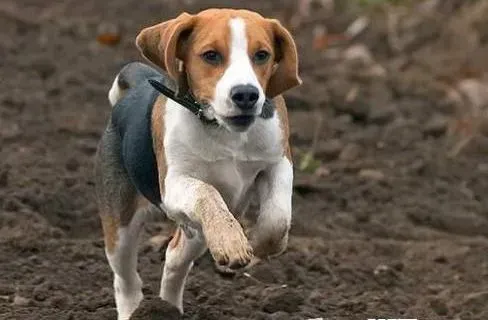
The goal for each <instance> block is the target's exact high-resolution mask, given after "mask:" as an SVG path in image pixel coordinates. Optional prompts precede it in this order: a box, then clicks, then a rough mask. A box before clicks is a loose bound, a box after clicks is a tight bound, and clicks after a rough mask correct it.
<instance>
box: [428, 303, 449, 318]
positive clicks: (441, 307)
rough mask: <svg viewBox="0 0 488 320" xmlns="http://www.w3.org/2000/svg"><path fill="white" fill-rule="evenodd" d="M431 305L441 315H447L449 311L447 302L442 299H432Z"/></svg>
mask: <svg viewBox="0 0 488 320" xmlns="http://www.w3.org/2000/svg"><path fill="white" fill-rule="evenodd" d="M430 307H431V308H432V310H434V312H435V313H437V314H438V315H440V316H447V314H448V313H449V308H448V307H447V305H446V303H445V302H444V301H442V300H440V299H434V300H432V301H430Z"/></svg>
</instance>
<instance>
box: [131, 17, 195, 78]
mask: <svg viewBox="0 0 488 320" xmlns="http://www.w3.org/2000/svg"><path fill="white" fill-rule="evenodd" d="M194 24H195V17H194V16H193V15H190V14H188V13H182V14H180V15H179V16H178V17H176V18H175V19H172V20H169V21H166V22H163V23H160V24H157V25H155V26H152V27H148V28H145V29H143V30H142V31H141V32H140V33H139V35H138V36H137V38H136V46H137V48H138V49H139V51H140V52H141V54H142V55H143V56H144V57H145V58H146V59H147V60H149V61H151V62H152V63H154V64H155V65H157V66H159V67H160V68H161V69H163V70H165V71H166V72H167V73H168V74H169V75H170V76H171V77H172V78H173V79H175V80H178V79H179V77H180V74H179V73H180V70H179V69H178V62H177V59H182V57H181V56H180V55H181V51H180V47H181V46H182V44H183V41H184V39H183V38H184V37H186V36H188V35H189V32H191V29H192V28H193V26H194Z"/></svg>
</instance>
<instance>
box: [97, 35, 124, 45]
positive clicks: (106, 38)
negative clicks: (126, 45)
mask: <svg viewBox="0 0 488 320" xmlns="http://www.w3.org/2000/svg"><path fill="white" fill-rule="evenodd" d="M97 41H98V42H99V43H101V44H104V45H106V46H115V45H117V44H118V43H119V42H120V35H119V34H116V33H102V34H99V35H98V36H97Z"/></svg>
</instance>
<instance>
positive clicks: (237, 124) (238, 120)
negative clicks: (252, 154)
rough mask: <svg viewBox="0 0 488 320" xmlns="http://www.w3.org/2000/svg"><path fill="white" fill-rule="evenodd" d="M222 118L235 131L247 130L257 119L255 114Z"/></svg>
mask: <svg viewBox="0 0 488 320" xmlns="http://www.w3.org/2000/svg"><path fill="white" fill-rule="evenodd" d="M222 120H224V122H225V123H226V124H227V125H228V126H230V127H231V128H232V129H233V130H235V131H245V130H246V129H247V128H249V127H250V126H251V124H253V122H254V120H256V116H255V115H239V116H233V117H225V118H223V119H222Z"/></svg>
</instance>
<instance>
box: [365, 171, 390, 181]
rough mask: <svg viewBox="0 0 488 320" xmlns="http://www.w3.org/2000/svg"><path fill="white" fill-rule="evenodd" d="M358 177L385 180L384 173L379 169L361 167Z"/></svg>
mask: <svg viewBox="0 0 488 320" xmlns="http://www.w3.org/2000/svg"><path fill="white" fill-rule="evenodd" d="M359 177H360V178H363V179H367V180H374V181H382V180H385V174H384V173H383V172H381V171H380V170H374V169H361V171H359Z"/></svg>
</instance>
